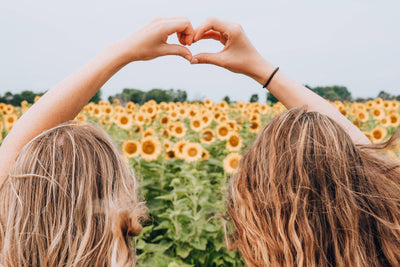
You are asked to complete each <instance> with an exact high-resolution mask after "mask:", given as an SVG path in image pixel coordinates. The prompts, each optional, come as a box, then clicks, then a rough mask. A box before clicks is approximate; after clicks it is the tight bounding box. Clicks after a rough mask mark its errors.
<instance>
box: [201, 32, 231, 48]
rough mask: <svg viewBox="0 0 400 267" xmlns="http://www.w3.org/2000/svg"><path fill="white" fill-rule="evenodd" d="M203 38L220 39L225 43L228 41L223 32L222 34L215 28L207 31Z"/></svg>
mask: <svg viewBox="0 0 400 267" xmlns="http://www.w3.org/2000/svg"><path fill="white" fill-rule="evenodd" d="M201 39H214V40H217V41H220V42H221V43H222V44H223V45H225V44H226V42H227V39H226V38H225V37H224V36H223V35H222V34H220V33H219V32H216V31H214V30H209V31H208V32H206V33H205V34H204V35H203V36H202V37H201Z"/></svg>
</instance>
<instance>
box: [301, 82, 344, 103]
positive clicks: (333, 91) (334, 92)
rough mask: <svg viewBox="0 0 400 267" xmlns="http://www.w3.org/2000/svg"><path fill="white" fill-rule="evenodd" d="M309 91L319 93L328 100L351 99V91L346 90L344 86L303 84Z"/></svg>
mask: <svg viewBox="0 0 400 267" xmlns="http://www.w3.org/2000/svg"><path fill="white" fill-rule="evenodd" d="M305 87H307V88H309V89H310V90H311V91H313V92H315V93H316V94H318V95H320V96H321V97H323V98H325V99H328V100H330V101H336V100H338V101H351V100H352V97H351V93H350V92H349V90H347V87H345V86H339V85H333V86H317V87H311V86H308V85H305Z"/></svg>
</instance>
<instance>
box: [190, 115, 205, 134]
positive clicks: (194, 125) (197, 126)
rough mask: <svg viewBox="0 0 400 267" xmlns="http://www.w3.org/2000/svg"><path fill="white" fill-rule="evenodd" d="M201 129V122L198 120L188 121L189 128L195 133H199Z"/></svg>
mask: <svg viewBox="0 0 400 267" xmlns="http://www.w3.org/2000/svg"><path fill="white" fill-rule="evenodd" d="M203 127H204V126H203V123H202V120H201V119H199V118H194V119H192V120H191V121H190V128H191V129H192V130H193V131H195V132H200V131H201V129H203Z"/></svg>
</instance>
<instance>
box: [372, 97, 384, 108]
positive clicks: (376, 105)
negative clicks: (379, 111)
mask: <svg viewBox="0 0 400 267" xmlns="http://www.w3.org/2000/svg"><path fill="white" fill-rule="evenodd" d="M374 102H375V107H380V106H382V104H383V99H382V98H380V97H378V98H376V99H375V101H374Z"/></svg>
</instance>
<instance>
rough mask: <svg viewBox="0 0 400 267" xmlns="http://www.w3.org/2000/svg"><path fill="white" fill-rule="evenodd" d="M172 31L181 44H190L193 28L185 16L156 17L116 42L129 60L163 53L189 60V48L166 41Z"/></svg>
mask: <svg viewBox="0 0 400 267" xmlns="http://www.w3.org/2000/svg"><path fill="white" fill-rule="evenodd" d="M173 33H177V36H178V39H179V41H180V43H181V44H183V45H191V44H192V40H193V35H194V30H193V27H192V24H191V23H190V21H189V20H188V19H187V18H184V17H173V18H156V19H154V20H153V21H152V22H151V23H150V24H148V25H146V26H145V27H144V28H142V29H141V30H139V31H138V32H136V33H134V34H132V35H131V36H129V37H128V38H126V39H124V40H122V41H120V42H118V49H120V52H121V53H122V54H123V56H124V58H125V59H126V60H128V61H129V62H132V61H136V60H150V59H154V58H156V57H159V56H165V55H179V56H182V57H184V58H186V59H187V60H189V61H190V60H191V59H192V53H191V52H190V50H189V49H187V48H186V47H184V46H183V45H178V44H168V43H167V39H168V36H169V35H171V34H173Z"/></svg>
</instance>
